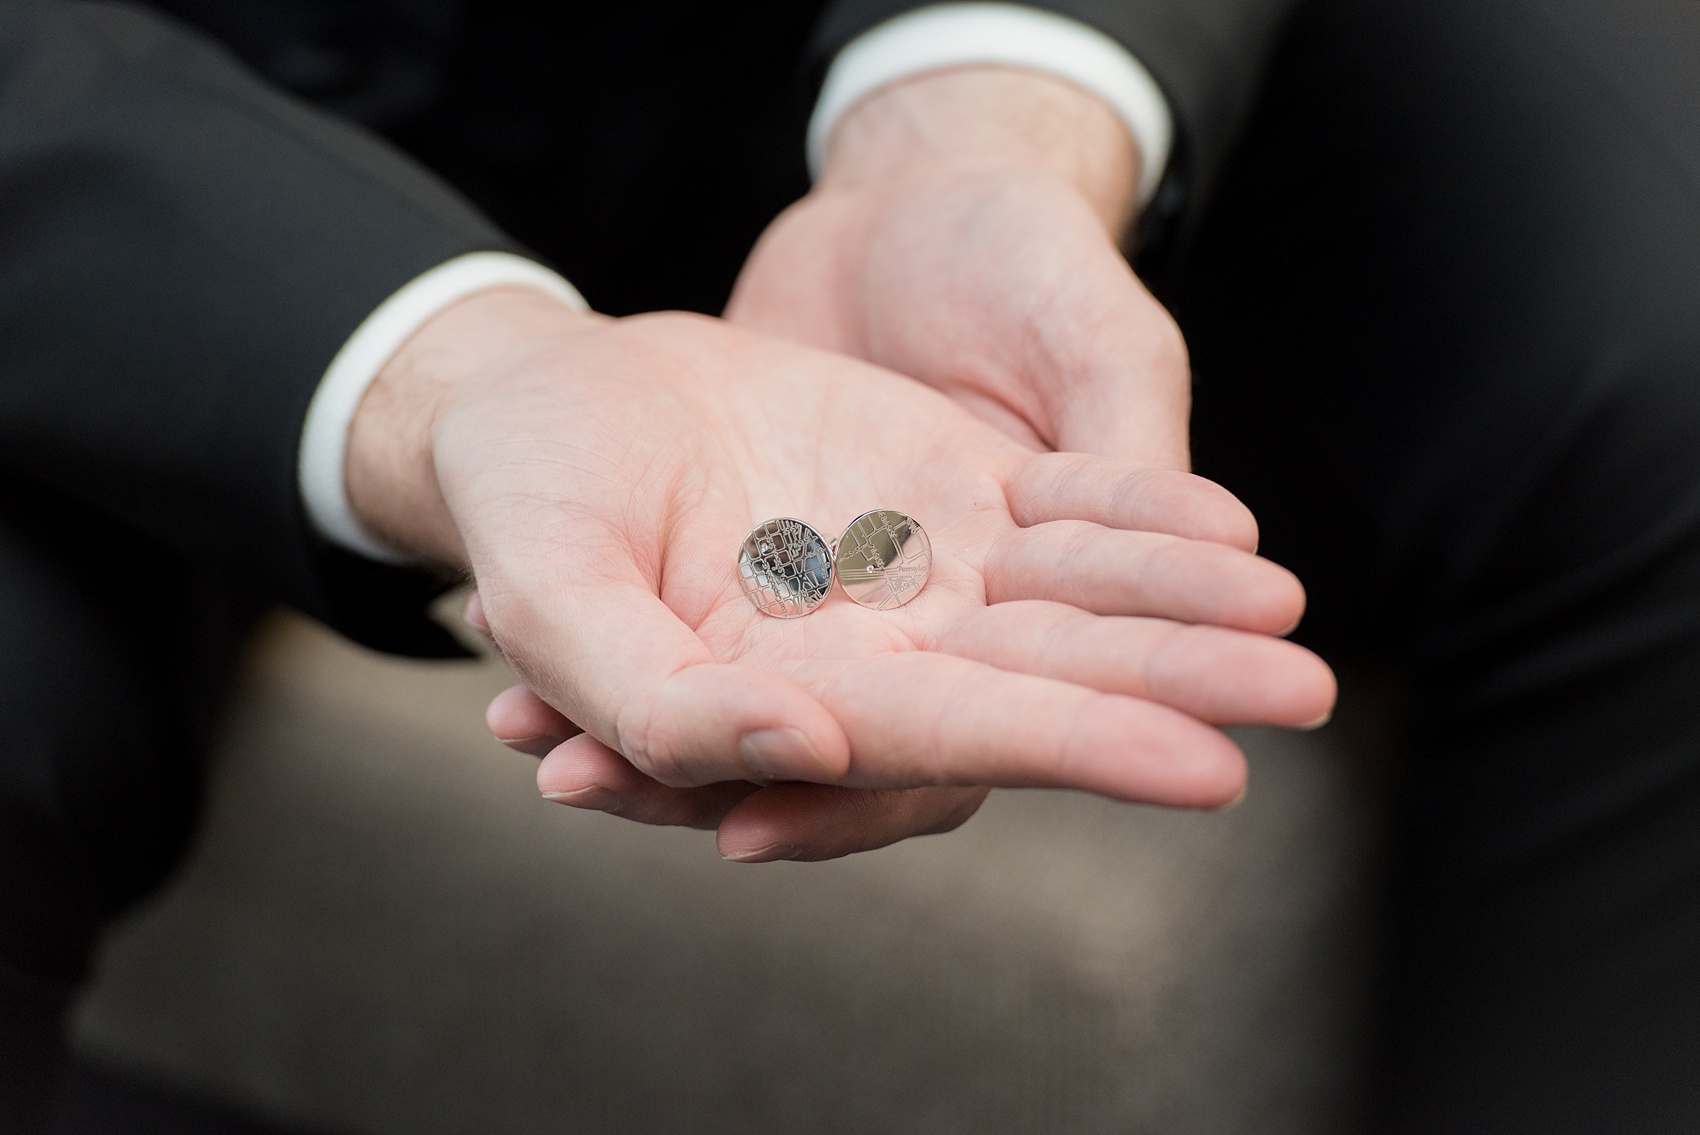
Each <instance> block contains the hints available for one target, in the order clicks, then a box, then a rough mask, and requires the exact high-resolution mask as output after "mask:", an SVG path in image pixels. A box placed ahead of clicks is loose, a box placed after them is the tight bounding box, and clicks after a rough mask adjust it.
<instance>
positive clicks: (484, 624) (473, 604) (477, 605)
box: [461, 587, 492, 638]
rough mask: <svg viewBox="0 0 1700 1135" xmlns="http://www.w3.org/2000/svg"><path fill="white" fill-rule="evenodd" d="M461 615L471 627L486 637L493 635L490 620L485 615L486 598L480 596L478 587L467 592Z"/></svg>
mask: <svg viewBox="0 0 1700 1135" xmlns="http://www.w3.org/2000/svg"><path fill="white" fill-rule="evenodd" d="M461 617H462V618H464V619H465V620H466V625H467V626H469V627H471V628H472V629H473V630H475V631H477V632H478V633H479V634H481V635H483V636H484V637H485V638H491V637H492V636H491V634H490V620H489V619H488V618H486V617H485V615H484V600H483V599H481V598H479V596H478V589H477V588H476V587H475V588H473V589H472V590H471V591H470V592H468V593H467V596H466V606H465V607H464V608H463V609H462V610H461Z"/></svg>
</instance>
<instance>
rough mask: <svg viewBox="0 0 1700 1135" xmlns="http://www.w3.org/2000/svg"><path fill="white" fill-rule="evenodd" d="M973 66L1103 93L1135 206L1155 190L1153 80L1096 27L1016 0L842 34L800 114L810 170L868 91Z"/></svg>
mask: <svg viewBox="0 0 1700 1135" xmlns="http://www.w3.org/2000/svg"><path fill="white" fill-rule="evenodd" d="M975 64H996V65H1000V66H1007V67H1025V68H1027V69H1029V70H1032V71H1040V72H1043V73H1045V74H1047V75H1051V76H1054V77H1056V78H1059V79H1063V80H1066V81H1067V82H1070V83H1073V84H1074V85H1075V86H1078V87H1081V88H1084V89H1085V90H1087V91H1089V92H1091V93H1092V94H1095V95H1097V96H1098V97H1099V98H1101V99H1103V100H1104V101H1105V102H1106V103H1108V104H1109V106H1110V109H1112V110H1114V111H1115V112H1116V114H1117V116H1119V117H1120V118H1121V120H1122V122H1123V123H1125V124H1126V125H1127V131H1128V133H1129V134H1130V135H1132V136H1133V142H1134V145H1135V146H1136V147H1137V148H1138V150H1139V158H1140V166H1139V168H1140V176H1139V192H1138V200H1139V204H1140V205H1141V206H1143V205H1145V204H1146V203H1148V202H1149V201H1150V200H1151V197H1152V195H1153V194H1155V193H1156V192H1157V185H1158V183H1159V182H1161V181H1162V179H1163V170H1164V167H1166V166H1167V165H1168V163H1169V149H1170V147H1171V145H1172V144H1173V141H1174V119H1173V118H1172V117H1171V115H1170V113H1169V104H1168V100H1166V99H1165V98H1164V97H1163V92H1162V89H1161V88H1160V87H1158V86H1157V81H1156V80H1155V79H1153V78H1152V77H1151V73H1150V72H1149V71H1147V70H1146V69H1145V68H1144V66H1143V65H1141V64H1140V62H1139V60H1137V59H1135V58H1134V57H1133V56H1132V55H1130V54H1129V53H1128V51H1127V49H1126V48H1124V47H1123V46H1122V45H1121V44H1119V43H1117V42H1116V41H1115V40H1113V39H1111V38H1110V37H1109V36H1107V35H1105V34H1104V33H1103V32H1100V31H1098V30H1097V29H1095V28H1091V27H1088V26H1087V25H1085V24H1082V23H1080V22H1078V21H1076V20H1071V19H1069V18H1067V17H1066V16H1059V15H1056V14H1055V13H1053V12H1046V11H1041V10H1040V9H1038V8H1028V7H1024V6H1022V5H1019V4H976V3H964V4H937V5H933V6H931V7H927V8H920V9H917V10H915V11H913V12H910V13H908V14H907V15H903V16H898V17H896V18H895V19H891V20H887V21H886V22H885V23H883V24H880V25H879V26H878V27H875V28H872V29H870V30H868V31H866V32H863V33H862V34H861V35H860V36H858V37H856V38H855V39H854V40H851V41H850V43H849V45H848V46H846V47H845V48H844V50H843V51H841V52H839V53H838V57H837V58H836V59H834V60H833V63H832V67H831V69H830V70H829V71H828V72H827V75H826V82H825V83H824V84H823V85H822V86H821V93H820V98H819V100H818V101H816V103H815V111H814V116H813V117H812V118H811V119H810V120H809V134H808V157H809V170H810V172H811V173H813V174H814V175H815V176H816V177H819V176H820V171H821V169H822V168H823V167H824V166H825V164H826V150H827V143H828V141H829V140H830V139H831V137H832V128H833V127H834V126H836V125H837V124H838V120H839V119H840V118H842V117H843V115H844V112H845V111H847V110H849V109H850V107H852V106H853V105H855V104H856V103H857V102H859V101H860V100H862V99H863V98H865V97H866V96H868V95H869V94H872V93H873V92H874V91H875V90H878V89H879V88H880V87H884V86H887V85H888V84H891V83H895V82H897V81H898V80H900V79H906V78H909V77H910V76H912V75H919V74H923V73H925V72H927V71H939V70H944V69H946V68H951V67H967V66H973V65H975Z"/></svg>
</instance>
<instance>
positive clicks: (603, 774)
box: [537, 736, 759, 829]
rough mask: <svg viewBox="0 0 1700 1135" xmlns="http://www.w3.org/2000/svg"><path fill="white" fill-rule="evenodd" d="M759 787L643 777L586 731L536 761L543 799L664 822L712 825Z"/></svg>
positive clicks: (626, 817) (639, 820) (643, 821)
mask: <svg viewBox="0 0 1700 1135" xmlns="http://www.w3.org/2000/svg"><path fill="white" fill-rule="evenodd" d="M758 787H759V786H758V785H754V784H751V783H749V782H748V781H742V780H734V781H727V782H724V783H721V784H709V785H704V786H703V787H701V788H672V787H669V786H668V785H665V784H662V783H661V782H660V781H658V780H655V779H653V778H652V777H647V776H645V775H644V774H643V773H641V772H639V771H638V770H637V769H635V768H633V767H632V763H631V762H630V761H628V760H626V758H624V757H622V756H621V755H620V754H619V753H616V752H615V751H614V750H613V749H610V748H609V747H608V746H606V745H604V744H602V742H600V741H598V740H596V739H595V738H594V737H587V736H579V737H575V738H574V739H572V740H570V741H568V742H566V743H565V744H563V745H561V746H559V747H558V748H556V749H555V750H554V751H553V752H551V753H550V754H549V755H548V756H546V757H544V758H543V763H542V764H540V765H538V766H537V790H538V791H539V792H541V793H542V794H543V798H544V799H545V800H553V801H554V802H555V803H557V804H565V805H567V806H568V807H571V808H587V809H590V810H593V811H597V812H610V813H612V814H614V815H616V816H619V817H620V818H621V819H623V820H634V821H636V822H637V823H640V824H655V825H658V826H662V827H686V828H705V829H706V828H713V827H715V826H716V825H717V824H719V823H720V821H721V818H722V817H724V816H725V815H726V813H727V812H729V811H730V810H731V809H732V808H733V807H734V806H735V805H736V804H737V803H738V801H740V800H742V799H743V798H744V797H746V796H748V795H749V794H750V793H752V792H755V791H756V790H757V788H758Z"/></svg>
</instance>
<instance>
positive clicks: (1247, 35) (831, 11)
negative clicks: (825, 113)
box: [810, 0, 1294, 224]
mask: <svg viewBox="0 0 1700 1135" xmlns="http://www.w3.org/2000/svg"><path fill="white" fill-rule="evenodd" d="M977 6H978V5H967V4H963V5H956V4H930V5H929V4H925V3H924V2H921V3H918V2H917V0H829V3H828V4H827V6H826V9H825V12H824V13H823V14H822V17H821V19H820V21H819V22H818V23H817V24H816V26H815V31H814V36H813V39H812V41H811V45H810V65H811V67H812V73H813V75H814V76H815V79H816V81H817V82H819V81H821V80H823V79H824V78H825V77H826V76H827V75H828V74H829V72H830V71H831V70H833V69H834V65H835V62H836V60H837V59H838V57H839V56H840V54H841V53H843V52H845V50H846V49H847V48H848V47H849V46H850V45H852V44H853V43H855V42H856V41H857V40H858V39H860V38H861V37H862V36H863V35H866V34H868V33H869V32H871V31H875V30H877V29H878V28H879V27H880V26H881V25H884V24H886V23H887V22H888V21H891V22H894V23H895V22H897V21H899V20H901V19H903V18H905V17H908V16H911V15H915V16H919V15H922V14H924V13H935V12H936V13H945V12H948V11H950V10H951V9H955V8H958V7H961V8H967V7H977ZM1000 7H1002V6H1001V5H1000ZM1010 7H1014V5H1010ZM1021 7H1022V8H1025V9H1028V10H1035V11H1042V12H1044V13H1047V14H1050V15H1053V16H1056V17H1059V18H1066V19H1068V20H1072V21H1074V22H1076V23H1078V24H1080V25H1083V26H1085V27H1088V28H1092V29H1095V30H1097V31H1098V32H1099V33H1101V34H1102V35H1104V36H1107V37H1108V38H1109V39H1111V40H1113V41H1114V42H1115V43H1117V44H1119V45H1120V46H1121V47H1122V48H1123V49H1124V50H1125V51H1126V53H1127V54H1128V56H1129V57H1131V58H1133V59H1136V60H1138V62H1139V65H1140V67H1141V68H1142V69H1143V70H1144V71H1145V72H1146V73H1147V74H1148V75H1149V77H1150V78H1151V79H1152V80H1153V81H1154V82H1155V85H1156V87H1157V89H1158V90H1159V91H1161V93H1162V97H1163V101H1164V104H1165V106H1166V108H1167V111H1168V113H1169V114H1170V115H1171V116H1172V120H1173V132H1172V144H1171V147H1170V150H1169V156H1168V160H1167V162H1166V163H1165V166H1164V169H1163V175H1164V179H1163V182H1162V184H1161V186H1160V188H1159V191H1158V193H1157V197H1156V201H1155V204H1154V208H1153V211H1154V212H1158V213H1162V214H1163V215H1164V217H1163V223H1165V224H1166V223H1168V219H1170V218H1172V217H1174V216H1175V215H1177V214H1179V213H1180V212H1182V211H1183V210H1185V211H1187V212H1189V213H1194V214H1196V211H1197V208H1198V206H1199V204H1200V203H1201V202H1202V201H1203V200H1205V199H1206V198H1207V197H1208V195H1209V190H1210V187H1211V185H1212V184H1213V183H1214V181H1215V178H1216V177H1217V175H1218V173H1219V172H1220V169H1221V166H1222V164H1223V163H1224V161H1225V160H1226V158H1227V155H1228V152H1229V150H1230V149H1231V147H1232V146H1233V143H1234V141H1235V139H1236V138H1237V137H1238V134H1239V131H1240V129H1241V127H1242V125H1243V123H1244V121H1245V118H1246V115H1247V114H1248V112H1249V110H1250V107H1251V103H1252V100H1253V97H1254V96H1255V94H1256V90H1257V87H1258V85H1259V84H1260V83H1261V81H1262V77H1263V72H1264V70H1265V67H1266V64H1267V60H1268V57H1269V55H1270V53H1271V51H1272V50H1273V46H1274V42H1275V38H1276V36H1277V35H1278V34H1279V33H1280V30H1281V28H1282V26H1283V24H1284V22H1285V19H1286V16H1287V14H1288V13H1289V12H1290V11H1291V10H1292V8H1293V7H1294V0H1026V2H1025V3H1024V4H1023V5H1021ZM1029 65H1030V66H1038V67H1039V69H1041V70H1049V71H1051V73H1053V74H1059V73H1060V71H1058V70H1057V69H1055V68H1052V67H1046V66H1044V65H1043V63H1042V62H1038V63H1033V64H1029ZM1073 80H1074V81H1075V82H1078V83H1080V84H1081V85H1082V86H1086V87H1087V88H1088V89H1092V90H1095V91H1096V93H1098V94H1100V95H1105V90H1104V89H1102V88H1101V87H1094V86H1092V85H1091V81H1090V80H1088V79H1086V78H1085V77H1084V72H1083V73H1082V74H1081V75H1077V76H1074V77H1073ZM823 89H824V88H823ZM1105 97H1106V101H1111V100H1110V99H1109V96H1107V95H1106V96H1105ZM1111 105H1112V106H1115V105H1116V103H1115V102H1114V101H1111ZM1117 109H1118V111H1120V110H1121V109H1122V108H1121V107H1119V106H1118V107H1117ZM1123 118H1124V121H1126V120H1128V119H1129V118H1130V116H1129V115H1128V114H1127V113H1126V112H1125V111H1124V112H1123ZM1129 129H1130V131H1133V130H1134V126H1133V124H1132V123H1131V122H1130V123H1129ZM1135 137H1136V139H1138V140H1139V142H1140V144H1141V147H1142V149H1141V156H1142V157H1143V158H1144V159H1145V160H1146V161H1148V162H1149V161H1150V160H1151V155H1150V154H1148V153H1146V152H1145V151H1144V144H1145V140H1144V138H1142V137H1140V135H1139V134H1138V133H1137V132H1136V133H1135ZM1147 192H1149V188H1148V189H1147Z"/></svg>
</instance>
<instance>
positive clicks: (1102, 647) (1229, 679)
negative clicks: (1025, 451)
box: [937, 601, 1336, 728]
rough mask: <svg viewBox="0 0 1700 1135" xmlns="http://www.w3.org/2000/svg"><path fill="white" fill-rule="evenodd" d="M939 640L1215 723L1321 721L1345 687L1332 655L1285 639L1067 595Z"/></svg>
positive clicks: (941, 645)
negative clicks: (1106, 612) (1091, 610)
mask: <svg viewBox="0 0 1700 1135" xmlns="http://www.w3.org/2000/svg"><path fill="white" fill-rule="evenodd" d="M937 647H938V649H939V650H941V651H943V652H945V653H948V654H955V655H960V656H961V657H963V658H972V659H974V660H975V661H978V662H984V663H986V664H987V665H990V666H996V667H997V668H998V669H1000V670H1014V671H1019V672H1021V673H1026V674H1037V675H1039V676H1041V677H1045V678H1056V679H1058V680H1060V681H1064V682H1071V683H1073V684H1075V685H1077V686H1085V687H1087V688H1089V689H1094V690H1102V691H1103V692H1105V693H1112V694H1126V695H1127V696H1129V697H1136V698H1145V699H1147V700H1149V701H1157V702H1162V703H1163V704H1165V705H1169V706H1173V707H1174V708H1175V709H1178V710H1180V711H1181V712H1182V713H1187V714H1191V715H1192V716H1193V717H1196V718H1198V719H1199V720H1200V721H1207V722H1209V723H1211V724H1212V725H1284V726H1290V727H1294V728H1314V727H1315V726H1318V725H1321V724H1322V723H1323V722H1325V721H1326V720H1327V719H1328V714H1329V712H1330V711H1331V710H1332V709H1333V707H1334V697H1335V693H1336V688H1335V682H1334V673H1333V671H1331V670H1330V669H1329V668H1328V664H1327V663H1325V662H1323V661H1322V659H1320V658H1318V657H1317V656H1316V655H1314V654H1312V653H1311V652H1310V651H1308V650H1306V649H1304V648H1303V647H1302V646H1296V645H1294V644H1293V643H1290V642H1287V641H1285V640H1283V639H1278V638H1271V637H1269V636H1268V635H1261V634H1248V633H1246V632H1245V631H1236V630H1228V629H1226V628H1223V627H1213V626H1200V625H1195V624H1190V623H1177V622H1172V621H1170V620H1167V619H1148V618H1115V617H1105V616H1100V615H1092V614H1088V613H1087V612H1085V611H1082V610H1080V609H1079V608H1077V607H1070V606H1067V605H1065V604H1062V603H1047V602H1041V601H1025V602H1015V603H999V604H997V605H996V606H992V607H987V608H985V609H983V610H981V611H978V612H976V613H975V614H974V615H972V616H971V617H969V618H967V619H964V620H963V621H962V622H961V623H959V624H957V625H956V626H955V627H954V628H952V629H951V631H950V632H949V633H948V634H947V635H946V636H945V637H943V638H942V639H940V640H939V642H938V643H937Z"/></svg>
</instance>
